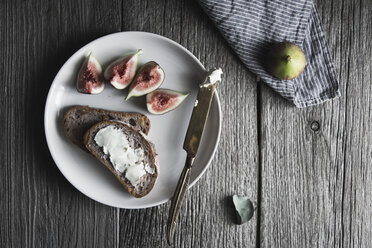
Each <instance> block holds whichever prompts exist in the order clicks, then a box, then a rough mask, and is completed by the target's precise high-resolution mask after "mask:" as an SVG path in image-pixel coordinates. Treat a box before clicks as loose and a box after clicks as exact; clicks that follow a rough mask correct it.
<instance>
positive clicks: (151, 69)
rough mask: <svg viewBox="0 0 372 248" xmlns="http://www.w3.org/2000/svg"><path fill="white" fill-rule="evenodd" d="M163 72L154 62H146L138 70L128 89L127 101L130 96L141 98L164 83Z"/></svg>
mask: <svg viewBox="0 0 372 248" xmlns="http://www.w3.org/2000/svg"><path fill="white" fill-rule="evenodd" d="M164 77H165V74H164V71H163V69H162V68H161V67H160V65H159V64H158V63H156V62H154V61H150V62H147V63H146V64H144V65H143V66H142V67H141V69H139V71H138V73H137V75H136V77H135V78H134V79H133V82H132V84H131V86H130V88H129V93H128V96H127V99H126V100H128V99H129V98H131V97H132V96H143V95H146V94H147V93H150V92H151V91H154V90H156V89H157V88H159V86H160V85H161V84H162V83H163V81H164Z"/></svg>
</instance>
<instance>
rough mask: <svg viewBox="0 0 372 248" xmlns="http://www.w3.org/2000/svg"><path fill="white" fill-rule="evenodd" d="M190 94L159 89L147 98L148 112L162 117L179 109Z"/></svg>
mask: <svg viewBox="0 0 372 248" xmlns="http://www.w3.org/2000/svg"><path fill="white" fill-rule="evenodd" d="M188 95H189V94H183V93H181V92H178V91H174V90H168V89H157V90H155V91H153V92H151V93H150V94H148V95H147V96H146V105H147V110H148V111H149V112H150V113H151V114H155V115H160V114H164V113H167V112H169V111H171V110H173V109H175V108H177V107H178V106H179V105H180V104H181V103H182V102H183V101H184V100H185V99H186V97H187V96H188Z"/></svg>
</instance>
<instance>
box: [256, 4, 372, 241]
mask: <svg viewBox="0 0 372 248" xmlns="http://www.w3.org/2000/svg"><path fill="white" fill-rule="evenodd" d="M318 5H319V10H320V12H321V19H322V21H323V24H324V27H325V31H326V36H327V37H328V40H329V46H330V49H331V54H332V57H333V59H334V61H335V67H336V70H337V72H338V76H339V80H340V86H341V93H342V95H343V96H342V97H341V98H340V99H337V100H333V101H331V102H327V103H325V104H322V105H319V106H316V107H310V108H306V109H296V108H294V107H293V106H291V105H289V104H287V102H285V101H284V100H283V99H280V98H278V97H276V94H274V93H273V92H272V91H271V90H269V89H268V88H267V87H263V88H262V95H261V96H260V99H262V111H261V113H262V116H261V118H262V125H261V126H260V133H261V137H262V149H261V152H262V164H261V168H262V174H261V178H262V190H261V192H262V202H261V222H260V230H261V233H260V237H261V240H260V243H261V246H262V247H272V246H273V245H274V244H275V247H371V245H372V244H371V238H370V237H371V235H372V228H371V217H370V216H371V214H372V212H371V211H372V208H371V202H372V197H371V193H370V192H371V189H372V187H371V179H372V177H371V170H370V168H369V167H370V166H371V164H372V163H371V156H372V154H371V145H370V143H371V133H370V131H369V130H368V128H367V125H368V124H370V123H371V120H370V118H371V113H370V108H371V93H372V92H371V62H370V56H371V45H372V44H371V40H370V39H369V38H366V37H367V36H368V34H371V28H370V26H371V25H370V24H371V23H372V22H371V11H370V9H371V5H370V4H368V3H367V1H329V2H324V1H323V2H322V1H318ZM367 39H368V40H367ZM367 60H369V62H367ZM314 121H316V122H319V124H320V129H319V130H318V131H313V130H312V129H311V125H312V123H313V122H314ZM368 179H369V180H368ZM367 216H369V217H367Z"/></svg>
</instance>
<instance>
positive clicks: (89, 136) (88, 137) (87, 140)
mask: <svg viewBox="0 0 372 248" xmlns="http://www.w3.org/2000/svg"><path fill="white" fill-rule="evenodd" d="M109 125H114V126H116V127H119V128H122V129H127V130H129V131H130V132H132V133H133V135H139V136H140V138H141V141H142V142H143V143H142V144H141V146H142V147H144V148H147V149H146V151H147V152H148V153H147V155H148V156H149V158H150V161H151V163H150V167H151V168H154V169H155V173H154V174H153V175H151V174H149V173H148V172H146V173H147V174H148V175H146V176H149V175H151V178H152V180H151V183H150V184H148V186H147V187H146V189H145V190H142V191H139V192H138V191H137V190H136V188H135V187H134V186H133V185H132V184H131V183H130V182H129V181H128V180H127V179H126V178H125V177H124V176H120V175H119V174H118V173H117V172H116V170H115V169H114V166H113V165H112V164H111V162H110V161H109V160H107V159H104V156H102V154H99V153H97V152H96V151H95V150H94V149H93V147H92V146H93V142H94V143H95V141H94V140H93V139H94V136H95V134H94V133H97V132H98V131H99V130H100V129H102V128H104V127H107V126H109ZM84 144H85V147H86V148H87V150H88V151H89V152H90V153H91V154H92V155H93V156H95V157H96V158H97V159H98V160H99V161H100V162H101V163H102V164H103V165H105V166H106V168H108V169H109V170H110V171H111V173H112V174H114V175H115V177H116V178H117V179H118V180H119V181H120V183H121V184H122V185H123V186H124V187H125V188H126V189H127V190H128V192H129V193H130V194H131V195H132V196H134V197H136V198H141V197H144V196H145V195H147V194H148V193H150V191H151V190H152V189H153V187H154V185H155V182H156V179H157V177H158V167H157V164H156V152H155V149H154V146H153V144H152V143H151V142H149V141H148V140H147V139H146V138H145V137H144V136H143V135H142V134H141V133H140V132H138V131H136V130H135V129H133V128H132V127H130V126H128V125H126V124H124V123H122V122H117V121H103V122H99V123H97V124H96V125H94V126H92V127H91V128H90V129H89V130H88V131H87V132H86V133H85V135H84ZM101 153H103V151H101Z"/></svg>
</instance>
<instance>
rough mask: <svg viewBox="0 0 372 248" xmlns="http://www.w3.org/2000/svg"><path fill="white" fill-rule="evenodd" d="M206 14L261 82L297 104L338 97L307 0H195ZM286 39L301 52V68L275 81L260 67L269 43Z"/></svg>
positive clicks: (316, 19) (322, 38)
mask: <svg viewBox="0 0 372 248" xmlns="http://www.w3.org/2000/svg"><path fill="white" fill-rule="evenodd" d="M199 3H200V5H201V6H202V7H203V9H204V10H205V12H206V13H207V14H208V16H209V17H210V18H211V19H212V20H213V22H214V23H215V24H216V26H217V27H218V29H219V30H220V31H221V33H222V35H223V36H224V37H225V39H226V40H227V41H228V43H229V44H230V45H231V47H232V48H233V49H234V51H235V52H236V54H237V55H238V56H239V57H240V59H241V60H242V61H243V63H244V64H245V65H246V66H247V67H248V68H249V69H250V70H251V71H252V72H254V73H255V74H257V75H258V76H259V77H260V78H261V79H262V81H264V82H266V83H267V84H268V85H269V86H270V87H271V88H273V89H274V90H275V91H276V92H278V93H279V94H280V95H282V96H283V97H284V98H286V99H288V100H289V101H291V102H292V103H294V104H295V105H296V106H297V107H307V106H311V105H315V104H319V103H322V102H325V101H327V100H330V99H332V98H335V97H338V96H340V91H339V86H338V81H337V77H336V73H335V70H334V68H333V63H332V59H331V56H330V54H329V50H328V47H327V41H326V38H325V36H324V32H323V29H322V26H321V22H320V18H319V13H318V11H317V9H316V7H315V4H314V2H313V1H312V0H285V1H283V0H199ZM281 41H290V42H293V43H295V44H297V45H299V46H300V47H301V48H302V49H303V50H304V52H305V55H306V67H305V70H304V72H303V73H302V74H301V75H300V76H299V77H298V78H296V79H293V80H278V79H276V78H274V77H272V76H271V75H269V74H268V73H267V72H266V71H265V68H264V55H265V51H266V49H267V48H268V46H269V45H270V43H273V42H281Z"/></svg>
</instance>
